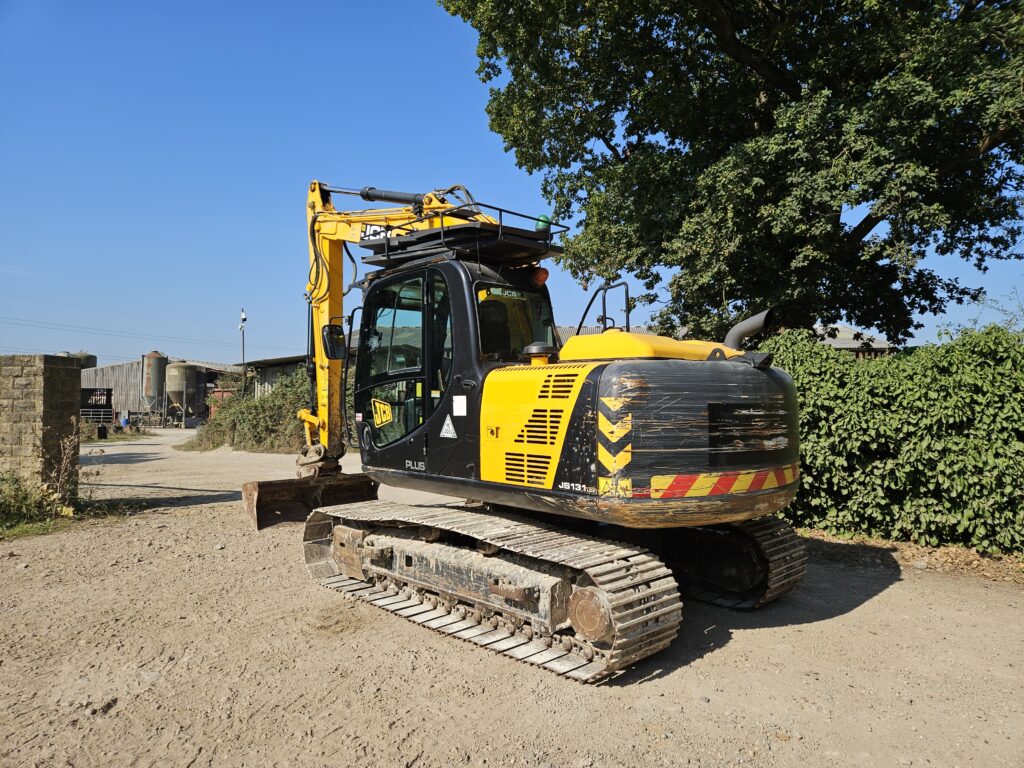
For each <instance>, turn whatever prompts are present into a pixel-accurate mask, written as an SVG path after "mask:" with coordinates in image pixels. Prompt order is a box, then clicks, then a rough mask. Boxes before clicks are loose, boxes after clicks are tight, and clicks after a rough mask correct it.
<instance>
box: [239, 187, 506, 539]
mask: <svg viewBox="0 0 1024 768" xmlns="http://www.w3.org/2000/svg"><path fill="white" fill-rule="evenodd" d="M336 194H340V195H353V196H358V197H360V198H361V199H363V200H366V201H368V202H386V203H398V204H399V205H397V206H392V207H387V208H370V209H362V210H352V211H339V210H336V209H335V207H334V202H333V195H336ZM450 200H451V201H452V202H449V201H450ZM470 221H476V222H485V223H494V221H495V220H494V219H493V218H492V217H490V216H488V215H486V214H485V213H483V212H481V211H480V210H479V208H478V207H477V205H476V203H475V201H474V200H473V197H472V195H471V194H470V193H469V191H468V190H466V189H465V187H462V186H461V185H455V186H452V187H448V188H447V189H439V190H435V191H434V192H429V193H412V192H394V191H390V190H382V189H377V188H376V187H363V188H362V189H359V190H356V189H345V188H340V187H330V186H328V185H326V184H322V183H320V182H319V181H313V182H311V183H310V185H309V191H308V194H307V196H306V225H307V229H308V233H309V236H308V248H309V275H308V280H307V284H306V299H307V301H308V303H309V327H310V334H309V335H310V348H309V350H308V356H309V363H310V367H311V368H312V370H313V372H314V375H313V377H312V378H313V382H312V394H313V396H312V397H311V398H310V399H311V403H310V407H309V408H303V409H301V410H300V411H299V412H298V418H299V420H300V421H301V422H302V425H303V429H304V432H305V436H306V446H305V448H304V449H303V451H302V453H301V454H300V455H299V457H298V459H297V462H296V463H297V464H298V472H297V474H298V477H296V478H293V479H288V480H272V481H266V480H264V481H253V482H248V483H245V484H244V485H243V487H242V503H243V506H244V508H245V511H246V512H247V513H248V515H249V516H250V517H251V518H252V520H253V524H254V525H255V527H256V528H257V529H260V528H265V527H266V526H268V525H273V524H274V523H278V522H284V521H289V520H291V521H295V520H299V521H301V520H305V519H306V517H307V516H308V515H309V513H310V512H311V511H312V510H313V509H314V508H315V507H317V506H321V505H327V504H340V503H343V502H348V501H358V500H361V499H374V498H376V490H377V483H376V482H374V481H372V480H370V479H369V478H368V477H367V476H366V475H363V474H356V475H346V474H344V473H342V472H341V471H340V467H339V464H338V462H339V460H340V459H341V457H342V456H344V454H345V448H346V440H345V427H346V425H345V424H344V423H343V422H344V419H343V414H344V411H345V409H344V407H343V403H342V397H343V395H342V365H343V359H342V358H341V357H339V356H338V355H331V354H329V350H328V349H327V348H326V346H325V345H326V344H328V343H329V341H330V338H331V335H330V334H331V332H332V331H333V332H334V338H336V339H339V340H341V342H342V343H344V339H345V334H344V328H343V325H342V323H343V321H344V317H345V314H344V310H345V306H344V300H345V296H346V294H347V293H348V292H349V290H350V288H351V285H352V283H354V282H355V277H356V271H357V269H358V267H357V263H356V261H355V258H354V257H353V256H352V253H351V250H350V246H351V245H358V244H360V243H365V242H372V241H379V240H382V239H383V240H385V241H386V240H388V239H389V238H394V237H396V236H408V235H410V234H413V233H415V232H419V231H424V230H432V229H437V228H440V227H444V226H446V225H450V224H452V223H456V224H462V223H465V222H470ZM346 261H348V262H349V264H350V265H351V267H352V276H351V280H350V281H349V282H348V283H346V281H345V267H344V265H345V262H346ZM316 329H320V332H316ZM325 330H326V331H327V333H325V332H324V331H325Z"/></svg>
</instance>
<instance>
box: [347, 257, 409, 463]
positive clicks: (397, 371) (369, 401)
mask: <svg viewBox="0 0 1024 768" xmlns="http://www.w3.org/2000/svg"><path fill="white" fill-rule="evenodd" d="M423 289H424V280H423V278H422V277H414V278H411V279H406V280H401V281H396V282H394V283H391V284H388V285H382V286H380V287H378V288H376V290H374V291H373V292H372V294H371V295H370V297H368V300H367V303H366V305H365V307H364V309H363V312H364V316H365V318H366V319H365V321H364V322H365V323H366V332H365V333H363V334H361V338H360V342H359V363H358V368H359V369H360V375H359V376H357V378H358V379H359V381H360V382H365V384H368V385H369V386H368V387H367V386H365V384H364V385H363V391H362V396H360V397H359V400H360V401H361V404H362V411H361V413H360V416H361V418H362V420H363V422H364V423H369V425H370V435H371V438H372V440H373V443H374V445H376V446H378V447H381V446H384V445H388V444H389V443H393V442H395V441H396V440H399V439H401V438H402V437H404V436H405V435H407V434H409V433H410V432H412V431H413V430H414V429H416V428H417V427H418V426H419V425H420V424H422V423H423V408H424V396H423V304H424V290H423Z"/></svg>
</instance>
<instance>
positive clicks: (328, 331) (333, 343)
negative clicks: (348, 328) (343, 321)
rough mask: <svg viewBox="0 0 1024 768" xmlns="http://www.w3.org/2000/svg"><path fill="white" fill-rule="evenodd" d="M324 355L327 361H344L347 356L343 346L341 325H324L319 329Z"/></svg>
mask: <svg viewBox="0 0 1024 768" xmlns="http://www.w3.org/2000/svg"><path fill="white" fill-rule="evenodd" d="M320 334H321V338H322V340H323V347H324V354H325V355H326V356H327V359H328V360H344V359H345V357H346V356H347V355H348V346H347V345H346V344H345V328H344V326H341V325H333V324H330V325H325V326H324V327H323V328H321V329H320Z"/></svg>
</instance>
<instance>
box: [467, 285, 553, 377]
mask: <svg viewBox="0 0 1024 768" xmlns="http://www.w3.org/2000/svg"><path fill="white" fill-rule="evenodd" d="M476 300H477V303H476V309H477V318H478V320H479V323H480V352H481V353H482V354H483V355H484V357H486V358H488V359H491V360H517V359H519V357H520V355H521V354H522V351H523V350H524V349H525V348H526V347H528V346H529V345H530V344H533V343H534V342H541V343H543V344H548V345H550V346H554V345H555V332H554V320H553V318H552V315H551V303H550V302H549V301H548V298H547V296H546V295H545V294H543V293H541V292H539V291H528V290H523V289H520V288H513V287H512V286H508V285H493V284H488V283H477V285H476Z"/></svg>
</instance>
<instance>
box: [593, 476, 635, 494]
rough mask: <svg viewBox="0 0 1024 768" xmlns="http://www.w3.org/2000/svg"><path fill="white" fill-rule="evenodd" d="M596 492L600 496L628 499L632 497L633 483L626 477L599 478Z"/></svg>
mask: <svg viewBox="0 0 1024 768" xmlns="http://www.w3.org/2000/svg"><path fill="white" fill-rule="evenodd" d="M597 492H598V494H599V495H601V496H619V497H622V498H626V499H628V498H630V497H631V496H632V495H633V481H632V480H630V479H629V478H628V477H621V478H616V477H599V478H597Z"/></svg>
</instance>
